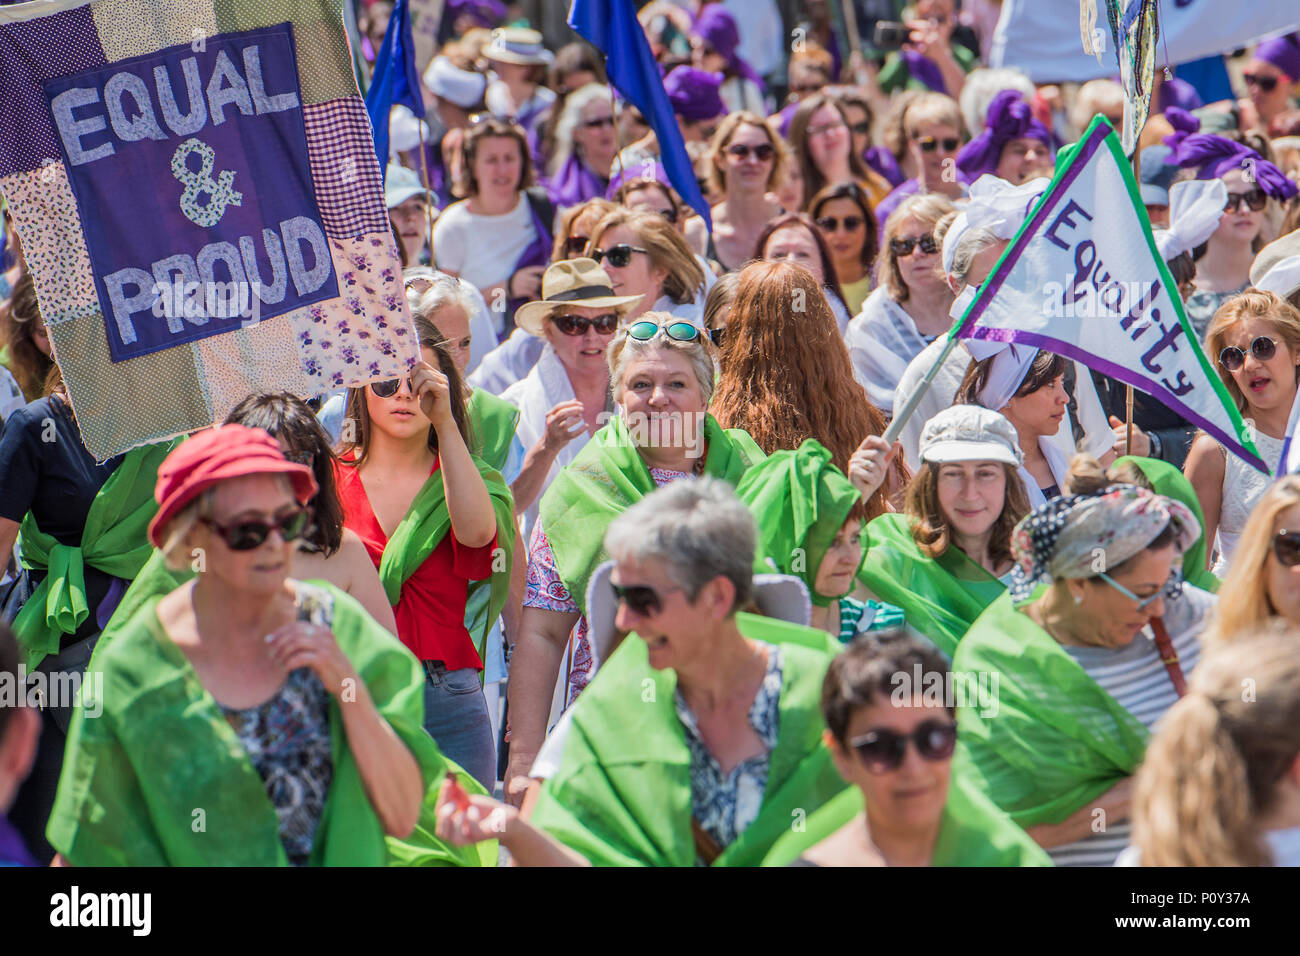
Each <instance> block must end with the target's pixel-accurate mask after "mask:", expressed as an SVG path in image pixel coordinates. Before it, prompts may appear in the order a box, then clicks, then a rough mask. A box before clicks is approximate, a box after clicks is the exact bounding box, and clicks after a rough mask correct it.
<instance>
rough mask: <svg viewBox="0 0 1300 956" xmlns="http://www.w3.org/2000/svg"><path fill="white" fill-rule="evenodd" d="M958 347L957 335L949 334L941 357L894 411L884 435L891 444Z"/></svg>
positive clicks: (940, 354) (914, 412) (896, 438)
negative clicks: (901, 405)
mask: <svg viewBox="0 0 1300 956" xmlns="http://www.w3.org/2000/svg"><path fill="white" fill-rule="evenodd" d="M956 347H957V338H956V336H953V335H950V336H948V344H947V345H945V346H944V347H943V351H942V352H940V353H939V357H938V358H937V359H935V362H934V364H933V365H931V366H930V368H929V370H928V371H927V372H926V373H925V378H923V379H921V381H920V382H918V383H917V386H916V388H915V390H914V391H913V392H912V394H911V395H909V396H908V398H907V401H906V402H904V403H903V407H902V408H900V409H897V410H896V411H895V412H894V418H893V421H891V422H890V423H889V427H888V428H886V429H885V434H884V436H883V437H884V439H885V441H887V442H888V443H889V444H890V445H892V444H894V442H896V441H897V440H898V436H899V434H900V433H901V432H902V431H903V427H904V426H905V425H906V424H907V422H908V419H910V418H911V417H912V416H913V415H914V414H916V408H917V406H918V405H920V404H921V399H923V398H925V393H926V392H928V391H930V385H931V383H932V382H934V377H935V376H936V375H938V374H939V369H940V368H941V367H942V366H943V363H944V362H946V361H948V356H949V355H951V354H952V350H953V349H954V348H956Z"/></svg>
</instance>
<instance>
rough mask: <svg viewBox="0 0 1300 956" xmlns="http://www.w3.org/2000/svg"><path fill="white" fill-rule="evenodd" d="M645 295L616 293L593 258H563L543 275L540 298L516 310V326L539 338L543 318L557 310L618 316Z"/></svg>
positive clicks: (607, 277)
mask: <svg viewBox="0 0 1300 956" xmlns="http://www.w3.org/2000/svg"><path fill="white" fill-rule="evenodd" d="M644 298H645V296H643V295H615V294H614V284H613V283H612V282H611V281H610V278H609V273H607V272H606V271H605V270H604V269H602V268H601V267H600V266H599V265H598V264H597V263H596V260H594V259H562V260H560V261H559V262H557V263H555V264H554V265H552V266H550V267H549V268H548V269H547V270H546V272H545V273H544V274H543V275H542V298H541V300H540V301H538V302H527V303H525V304H524V305H521V306H520V307H519V309H518V310H517V311H516V312H515V325H517V326H519V328H521V329H523V330H524V331H525V332H527V333H528V334H529V335H536V336H537V337H538V338H541V337H543V335H544V333H543V331H542V328H543V326H544V325H545V324H546V319H547V318H548V317H549V316H550V315H551V314H552V313H553V312H556V311H558V310H559V309H562V308H565V307H568V308H573V307H575V306H576V307H578V308H582V309H615V310H617V311H618V313H619V317H620V318H621V317H622V316H624V315H626V314H627V313H628V312H629V311H630V310H631V308H632V307H633V306H634V305H636V304H637V303H638V302H640V301H641V300H642V299H644Z"/></svg>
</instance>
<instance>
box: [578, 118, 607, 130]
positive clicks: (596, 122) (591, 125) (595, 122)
mask: <svg viewBox="0 0 1300 956" xmlns="http://www.w3.org/2000/svg"><path fill="white" fill-rule="evenodd" d="M602 126H608V127H609V128H610V129H613V128H614V117H612V116H602V117H600V119H590V120H587V121H586V122H584V123H583V124H582V128H583V129H600V128H601V127H602Z"/></svg>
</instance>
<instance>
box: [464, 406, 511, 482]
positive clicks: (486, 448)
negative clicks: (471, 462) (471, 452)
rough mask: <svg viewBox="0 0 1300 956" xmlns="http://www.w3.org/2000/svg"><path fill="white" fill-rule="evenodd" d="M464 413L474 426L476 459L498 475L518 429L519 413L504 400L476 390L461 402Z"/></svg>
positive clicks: (504, 463)
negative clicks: (480, 459)
mask: <svg viewBox="0 0 1300 956" xmlns="http://www.w3.org/2000/svg"><path fill="white" fill-rule="evenodd" d="M465 411H466V412H467V413H468V414H469V418H470V421H471V422H473V424H474V436H475V437H476V438H477V439H478V444H479V449H478V456H479V457H480V458H482V459H483V460H484V461H485V462H487V463H488V464H489V465H491V466H492V467H493V468H495V469H496V470H497V471H500V470H501V469H502V468H504V467H505V465H506V458H507V457H508V456H509V454H510V441H511V439H513V438H514V437H515V430H516V429H517V428H518V427H519V409H518V408H517V407H516V406H514V405H511V404H510V403H509V402H507V401H506V400H505V399H504V398H498V397H497V396H495V395H493V394H492V393H491V392H485V391H483V389H481V388H476V389H474V390H473V391H472V392H471V393H470V396H469V400H468V401H467V402H465Z"/></svg>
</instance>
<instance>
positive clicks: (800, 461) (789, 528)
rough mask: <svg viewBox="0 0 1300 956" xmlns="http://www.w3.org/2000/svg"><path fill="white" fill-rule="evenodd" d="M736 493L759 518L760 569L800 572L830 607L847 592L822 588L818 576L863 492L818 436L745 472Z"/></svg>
mask: <svg viewBox="0 0 1300 956" xmlns="http://www.w3.org/2000/svg"><path fill="white" fill-rule="evenodd" d="M736 494H737V496H739V498H740V500H741V501H743V502H744V503H745V504H746V505H748V506H749V509H750V511H752V512H754V517H755V518H756V519H757V520H758V551H757V554H756V555H755V561H754V570H755V571H756V572H758V573H760V574H761V573H771V572H772V571H773V570H775V571H777V572H779V573H781V574H792V575H796V576H798V577H800V578H802V579H803V582H804V584H806V585H807V586H808V596H809V597H810V598H811V599H812V603H813V604H815V605H817V606H818V607H829V606H830V604H831V602H833V601H835V600H837V599H839V598H841V597H843V596H844V594H847V593H848V591H845V592H844V594H832V595H829V596H828V595H825V594H819V593H818V592H817V590H816V588H815V587H814V582H815V581H816V580H817V571H818V569H819V568H820V567H821V563H822V559H823V558H824V557H826V552H827V551H829V550H830V546H831V543H832V542H833V541H834V540H835V536H836V535H837V534H839V533H840V529H841V528H842V527H844V522H845V521H847V520H848V517H849V511H850V510H851V509H852V508H853V506H854V505H855V504H856V503H857V502H858V501H859V500H861V498H862V494H861V493H860V492H859V491H858V489H856V488H854V487H853V485H851V484H850V483H849V480H848V479H847V478H845V477H844V474H843V473H842V472H841V471H840V470H839V469H838V468H836V467H835V466H834V465H833V464H832V463H831V453H830V452H829V451H828V450H827V449H826V448H825V447H824V446H823V445H822V444H821V443H820V442H819V441H817V439H815V438H809V439H807V440H806V441H805V442H804V443H803V444H802V445H800V446H799V447H798V449H796V450H795V451H778V452H774V453H773V454H772V455H769V456H768V458H767V460H766V461H761V462H759V463H758V464H757V465H755V466H754V467H753V468H751V469H749V471H747V472H745V475H744V477H743V478H741V479H740V484H739V485H737V486H736ZM849 590H852V588H850V589H849Z"/></svg>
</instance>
